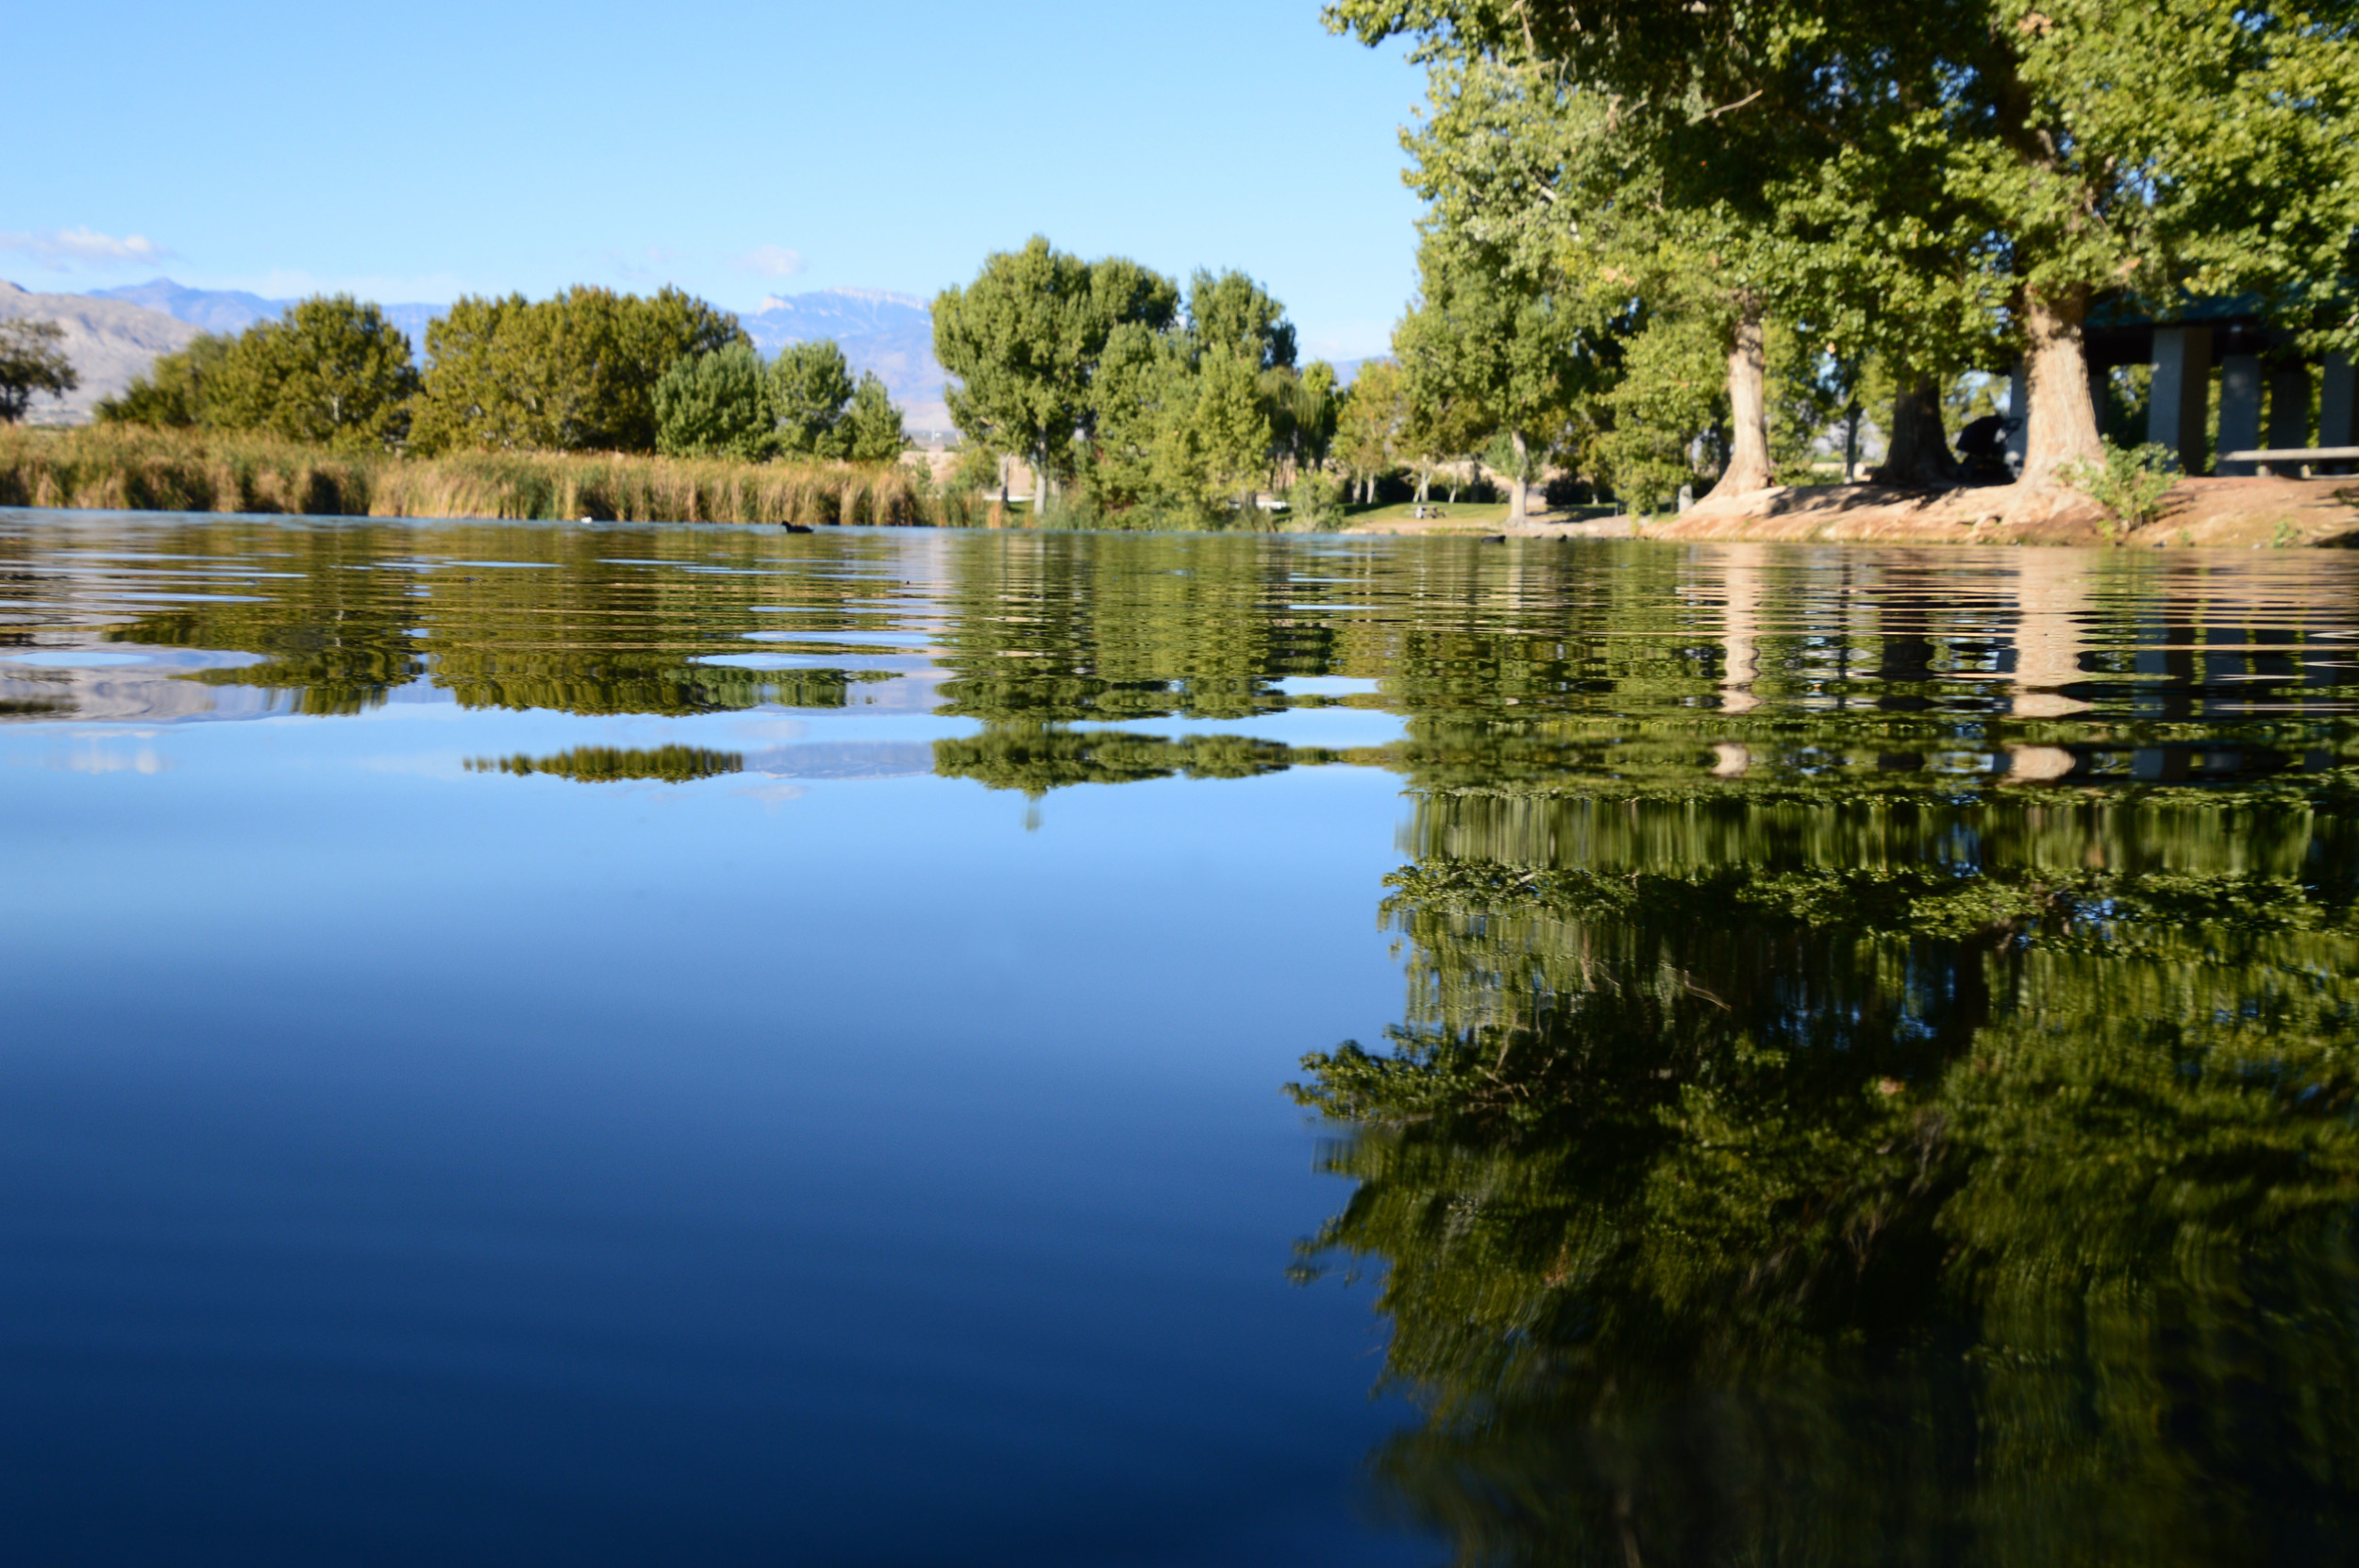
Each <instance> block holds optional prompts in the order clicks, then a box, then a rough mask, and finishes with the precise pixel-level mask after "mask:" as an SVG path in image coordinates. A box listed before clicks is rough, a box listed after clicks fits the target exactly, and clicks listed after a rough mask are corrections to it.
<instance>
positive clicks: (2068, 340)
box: [2010, 289, 2105, 489]
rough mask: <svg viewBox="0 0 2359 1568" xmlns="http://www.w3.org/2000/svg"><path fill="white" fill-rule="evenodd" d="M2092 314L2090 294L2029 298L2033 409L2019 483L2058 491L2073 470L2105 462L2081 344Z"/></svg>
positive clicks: (2067, 292)
mask: <svg viewBox="0 0 2359 1568" xmlns="http://www.w3.org/2000/svg"><path fill="white" fill-rule="evenodd" d="M2088 308H2089V296H2088V291H2087V290H2085V289H2066V290H2065V291H2063V292H2060V293H2056V294H2038V293H2033V292H2031V291H2029V290H2026V291H2025V292H2024V297H2023V325H2024V328H2025V332H2026V334H2027V336H2028V337H2029V339H2030V342H2029V343H2028V344H2027V345H2026V346H2027V353H2026V355H2025V365H2024V368H2025V371H2026V372H2027V374H2026V376H2025V381H2026V383H2027V389H2028V391H2029V392H2030V398H2029V401H2030V403H2031V405H2032V407H2031V411H2030V414H2029V416H2028V423H2027V424H2026V425H2024V445H2023V473H2022V475H2020V476H2019V482H2020V483H2021V484H2023V485H2024V486H2026V487H2028V488H2032V489H2053V488H2055V487H2057V486H2059V485H2062V484H2063V483H2064V482H2065V475H2066V473H2067V472H2068V471H2069V470H2070V468H2071V466H2072V465H2073V464H2075V463H2081V462H2092V463H2093V462H2099V461H2101V460H2103V459H2104V455H2105V452H2104V447H2103V445H2102V443H2101V442H2100V441H2099V440H2098V434H2097V403H2096V400H2095V399H2094V398H2092V397H2091V396H2090V395H2089V359H2088V354H2087V351H2086V350H2085V348H2084V347H2083V344H2082V342H2081V324H2082V322H2083V320H2084V319H2085V318H2086V317H2087V315H2088ZM2010 411H2013V410H2010Z"/></svg>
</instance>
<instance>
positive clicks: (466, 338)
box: [410, 285, 747, 453]
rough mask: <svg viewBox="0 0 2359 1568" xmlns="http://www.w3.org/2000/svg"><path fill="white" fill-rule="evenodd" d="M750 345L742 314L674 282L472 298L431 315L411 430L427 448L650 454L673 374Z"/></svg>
mask: <svg viewBox="0 0 2359 1568" xmlns="http://www.w3.org/2000/svg"><path fill="white" fill-rule="evenodd" d="M732 342H747V340H746V338H745V333H744V331H743V330H742V329H741V328H740V327H739V326H738V325H737V318H736V317H735V316H732V315H730V314H728V312H726V311H723V310H719V309H715V308H714V307H712V306H711V305H708V304H706V303H705V302H704V301H703V300H700V299H696V298H694V297H693V296H691V295H688V294H685V293H682V292H680V291H678V290H677V289H672V288H665V289H663V290H661V292H658V293H656V294H655V295H653V296H652V297H644V298H643V297H641V296H639V295H635V294H617V293H615V292H612V291H611V290H608V289H599V288H592V287H589V286H587V285H577V287H575V288H573V289H572V290H569V291H568V292H565V293H562V294H560V295H558V296H557V297H555V298H553V299H546V300H541V301H537V302H535V301H527V300H526V299H525V297H524V296H523V295H522V294H510V295H509V296H508V297H507V298H505V299H481V298H476V297H473V296H470V297H467V298H463V299H460V300H459V301H458V302H457V303H455V304H454V305H452V307H451V308H450V309H449V311H448V312H447V313H445V314H444V315H442V316H440V317H437V318H436V319H435V320H434V321H432V322H430V323H428V324H427V332H426V345H427V367H426V374H425V377H424V384H423V387H422V390H421V392H420V393H419V396H418V399H417V411H416V416H415V419H414V421H413V427H412V430H411V435H410V439H411V442H412V444H414V445H415V446H416V447H417V448H418V449H419V450H420V451H423V452H427V453H436V452H446V451H455V450H462V449H466V448H474V449H477V450H485V451H493V450H538V451H614V452H652V451H654V450H655V449H656V438H657V432H658V421H657V416H656V409H655V387H656V383H657V382H658V381H660V380H661V379H662V377H663V375H664V373H665V372H667V371H669V370H670V369H671V368H672V367H673V366H674V365H675V364H677V363H678V362H679V360H680V359H683V358H692V357H694V356H699V355H704V354H708V353H711V352H713V351H714V350H717V349H719V348H722V347H724V346H726V345H728V344H729V343H732Z"/></svg>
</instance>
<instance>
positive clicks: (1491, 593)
mask: <svg viewBox="0 0 2359 1568" xmlns="http://www.w3.org/2000/svg"><path fill="white" fill-rule="evenodd" d="M0 562H4V563H5V570H6V572H7V575H8V585H9V590H10V592H8V603H7V604H6V605H5V606H0V617H4V618H5V625H0V721H5V722H0V760H5V762H6V764H7V766H6V768H5V770H4V771H0V792H4V796H0V804H4V805H5V812H4V813H0V844H4V845H5V853H6V862H7V865H8V876H7V877H6V878H5V881H0V940H5V952H6V954H7V961H6V963H5V965H0V1009H5V1010H4V1011H0V1016H4V1017H5V1018H6V1020H7V1026H6V1029H5V1037H4V1043H0V1062H5V1067H4V1068H0V1194H5V1202H4V1203H0V1377H5V1383H6V1390H7V1397H6V1399H5V1400H4V1401H0V1515H4V1516H5V1518H6V1519H7V1521H8V1525H7V1530H8V1537H9V1539H10V1541H11V1547H10V1551H9V1555H10V1556H11V1558H12V1559H13V1560H20V1561H25V1562H40V1563H68V1562H71V1563H107V1564H111V1563H142V1564H145V1563H154V1562H164V1561H169V1562H173V1563H176V1564H183V1565H187V1564H214V1563H221V1564H229V1563H235V1564H240V1565H242V1568H258V1565H277V1564H297V1563H300V1564H313V1563H328V1562H333V1563H350V1564H359V1563H388V1564H392V1563H402V1564H408V1563H415V1562H421V1561H434V1562H439V1563H453V1564H472V1563H487V1564H488V1563H498V1564H502V1565H516V1564H532V1563H549V1564H586V1563H617V1564H621V1563H631V1564H637V1563H647V1562H683V1563H688V1562H693V1563H699V1564H718V1563H741V1562H743V1563H755V1562H761V1563H777V1562H796V1563H803V1562H809V1563H828V1564H834V1563H858V1564H902V1563H907V1564H934V1563H945V1562H960V1563H979V1564H980V1563H1009V1564H1019V1563H1020V1564H1028V1565H1037V1564H1049V1563H1089V1564H1130V1563H1136V1564H1163V1563H1168V1564H1183V1563H1184V1564H1196V1563H1208V1564H1209V1563H1218V1564H1257V1563H1268V1564H1281V1563H1283V1564H1303V1563H1324V1562H1335V1563H1353V1564H1381V1563H1395V1562H1398V1563H1435V1562H1448V1561H1459V1562H1464V1563H1470V1564H1471V1563H1524V1562H1534V1563H1536V1562H1565V1563H1574V1562H1581V1563H1588V1562H1599V1563H1615V1564H1636V1563H1739V1562H1767V1561H1778V1562H1798V1563H1799V1562H1810V1563H1846V1564H1848V1563H1859V1564H1870V1563H1903V1562H1929V1563H1930V1562H1945V1563H2001V1562H2005V1563H2015V1562H2027V1563H2028V1562H2038V1563H2056V1562H2088V1563H2100V1562H2104V1563H2111V1562H2132V1561H2134V1562H2140V1563H2146V1564H2156V1563H2186V1564H2195V1563H2217V1562H2225V1561H2250V1562H2254V1563H2263V1562H2267V1563H2283V1562H2288V1561H2295V1562H2301V1561H2327V1560H2341V1559H2342V1558H2343V1557H2344V1556H2345V1555H2346V1554H2347V1553H2348V1550H2349V1542H2350V1541H2351V1538H2352V1531H2353V1529H2354V1528H2355V1527H2359V1244H2355V1243H2359V1238H2355V1237H2354V1233H2353V1219H2354V1213H2355V1212H2359V1210H2355V1209H2354V1203H2355V1202H2359V1123H2355V1122H2354V1110H2355V1108H2359V569H2354V562H2353V561H2351V560H2350V559H2345V558H2342V557H2338V556H2333V555H2321V554H2315V553H2307V552H2301V553H2297V552H2269V551H2261V552H2245V553H2225V552H2203V551H2170V552H2153V553H2144V552H2141V553H2131V552H2083V551H2066V550H2032V549H2017V550H2005V549H1994V550H1967V549H1954V550H1926V551H1905V550H1894V551H1875V550H1865V549H1837V548H1811V547H1783V546H1765V545H1742V544H1732V545H1722V546H1688V547H1675V546H1671V545H1665V544H1655V543H1647V542H1561V541H1545V540H1525V541H1518V542H1513V543H1509V544H1504V545H1501V544H1487V543H1483V542H1477V541H1473V540H1448V539H1430V540H1370V539H1347V538H1331V537H1330V538H1320V537H1308V536H1306V537H1298V538H1279V537H1237V536H1193V537H1192V536H1164V535H1151V536H1108V535H1082V534H1054V533H1044V534H1029V533H981V532H974V533H970V532H950V531H940V532H936V531H916V530H909V531H881V530H821V531H820V532H818V533H815V534H812V535H809V536H787V535H784V534H782V533H779V532H778V531H775V530H773V531H763V530H759V529H750V528H728V527H701V528H699V527H648V526H633V525H605V526H552V525H530V524H494V523H440V524H423V523H421V524H410V523H401V522H384V521H369V522H362V521H285V520H268V519H246V518H230V517H197V516H176V515H153V514H128V513H62V512H41V511H0Z"/></svg>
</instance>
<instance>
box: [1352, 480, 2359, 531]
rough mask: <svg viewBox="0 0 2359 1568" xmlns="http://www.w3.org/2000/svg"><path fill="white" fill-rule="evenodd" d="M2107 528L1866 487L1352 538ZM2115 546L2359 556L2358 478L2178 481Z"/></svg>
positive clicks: (2092, 514) (2059, 503)
mask: <svg viewBox="0 0 2359 1568" xmlns="http://www.w3.org/2000/svg"><path fill="white" fill-rule="evenodd" d="M2110 522H2111V519H2110V517H2109V516H2108V514H2107V513H2106V512H2105V510H2104V509H2102V508H2100V507H2099V506H2098V505H2097V503H2095V502H2094V501H2091V500H2090V499H2089V498H2088V497H2086V496H2084V495H2083V494H2081V493H2080V492H2077V491H2069V490H2047V491H2026V490H2023V489H2022V488H2021V487H2019V486H2015V485H2001V486H1993V487H1988V488H1984V489H1980V490H1955V491H1938V492H1911V491H1899V490H1888V489H1885V488H1882V487H1881V486H1877V485H1819V486H1811V487H1807V488H1799V489H1789V488H1785V487H1782V486H1781V487H1778V488H1775V489H1771V490H1763V491H1755V492H1752V493H1751V494H1748V495H1736V496H1728V497H1724V498H1721V499H1718V500H1708V501H1703V502H1699V503H1698V504H1697V506H1696V507H1695V508H1694V509H1691V510H1689V511H1685V512H1682V513H1680V514H1679V515H1677V516H1664V517H1657V518H1628V517H1608V518H1598V519H1595V520H1591V521H1581V522H1572V521H1559V520H1554V519H1551V518H1549V517H1548V515H1547V514H1545V513H1543V514H1540V515H1537V516H1535V517H1533V518H1532V519H1531V521H1530V522H1528V523H1525V524H1523V525H1519V526H1514V527H1507V526H1504V525H1496V524H1495V525H1489V526H1485V525H1481V524H1470V523H1413V522H1407V521H1388V522H1385V523H1380V524H1371V525H1363V526H1360V527H1355V528H1351V529H1348V530H1347V532H1352V533H1395V534H1481V535H1497V534H1501V533H1506V534H1515V535H1522V536H1526V537H1531V538H1555V539H1630V538H1639V539H1671V540H1694V539H1728V540H1735V539H1744V540H1766V541H1789V542H1811V543H1856V544H2103V543H2106V542H2108V541H2109V534H2108V525H2109V523H2110ZM2117 542H2119V543H2121V544H2123V545H2126V546H2130V547H2133V548H2140V549H2177V548H2214V549H2217V548H2232V549H2245V548H2254V549H2269V548H2287V547H2299V546H2313V547H2324V548H2342V549H2350V548H2354V547H2359V478H2354V477H2351V476H2349V475H2345V476H2342V477H2335V478H2321V479H2279V478H2224V479H2182V480H2180V481H2179V482H2178V483H2177V484H2176V485H2174V486H2172V487H2171V491H2170V493H2169V495H2168V496H2167V498H2166V499H2165V501H2164V506H2163V516H2162V519H2161V521H2160V522H2157V523H2153V524H2150V525H2147V526H2146V527H2143V528H2139V529H2135V530H2133V531H2131V532H2129V533H2127V534H2125V535H2123V536H2122V537H2121V538H2120V539H2119V540H2118V541H2117Z"/></svg>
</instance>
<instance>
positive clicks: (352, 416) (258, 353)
mask: <svg viewBox="0 0 2359 1568" xmlns="http://www.w3.org/2000/svg"><path fill="white" fill-rule="evenodd" d="M417 390H418V373H417V368H416V366H415V365H413V364H412V363H411V362H410V339H409V337H408V335H407V334H405V333H403V332H402V331H400V330H399V329H398V328H396V327H395V326H393V324H392V323H390V322H388V321H387V320H386V319H385V313H384V312H383V311H382V310H380V309H377V307H376V306H375V305H370V304H363V303H361V302H360V301H359V300H356V299H354V298H353V297H352V296H351V295H350V294H327V295H320V296H317V297H314V298H311V299H307V300H304V301H303V302H302V303H300V304H298V305H296V306H295V307H294V308H293V309H290V310H289V311H288V312H287V313H286V315H285V316H284V317H282V318H281V319H279V320H277V321H265V322H257V323H255V324H254V325H252V326H249V327H247V328H246V329H245V331H244V332H243V333H242V334H241V335H240V336H239V338H238V340H237V342H236V345H235V346H234V347H233V348H232V349H231V350H230V352H229V354H228V355H227V356H226V358H225V359H223V360H222V362H221V364H220V366H219V367H218V369H217V371H216V374H215V376H214V379H213V383H212V388H211V391H210V392H209V393H208V394H207V397H206V405H205V409H206V420H207V423H209V424H210V425H215V426H216V427H218V428H222V429H230V430H264V431H268V432H269V433H270V434H272V435H276V436H283V437H285V438H287V439H288V440H290V441H299V442H310V443H312V444H314V445H320V446H338V447H385V446H393V445H396V444H398V443H399V442H401V441H402V439H403V438H404V437H405V436H407V435H408V434H409V428H410V398H411V396H412V395H413V394H415V392H417Z"/></svg>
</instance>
